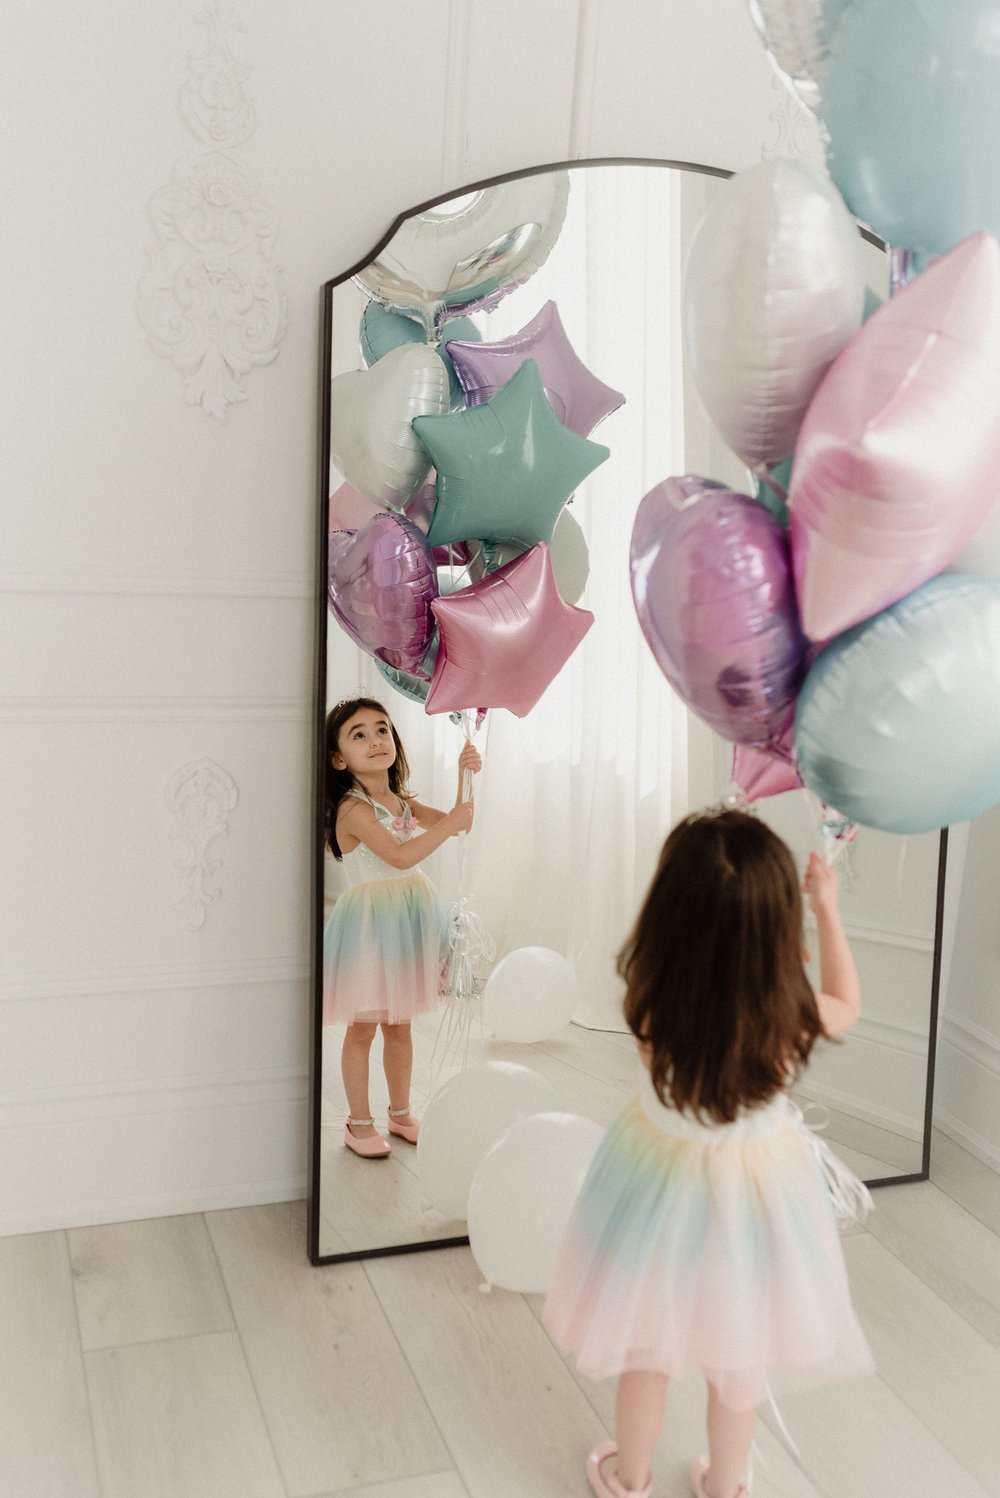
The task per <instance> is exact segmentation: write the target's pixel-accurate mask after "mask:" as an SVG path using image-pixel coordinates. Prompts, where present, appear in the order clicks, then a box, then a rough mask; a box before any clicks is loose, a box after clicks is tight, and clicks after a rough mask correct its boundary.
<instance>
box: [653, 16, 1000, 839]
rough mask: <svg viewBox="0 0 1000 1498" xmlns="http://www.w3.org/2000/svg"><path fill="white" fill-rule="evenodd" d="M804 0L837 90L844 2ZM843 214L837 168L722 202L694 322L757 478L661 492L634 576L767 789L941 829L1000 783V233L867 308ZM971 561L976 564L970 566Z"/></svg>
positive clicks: (801, 38) (757, 184)
mask: <svg viewBox="0 0 1000 1498" xmlns="http://www.w3.org/2000/svg"><path fill="white" fill-rule="evenodd" d="M863 8H864V7H862V6H861V5H860V4H856V5H852V6H850V7H849V8H848V9H847V10H844V24H845V25H846V23H847V16H848V13H849V12H850V13H853V12H855V11H860V10H862V9H863ZM906 8H907V7H906V6H903V5H900V6H891V5H884V6H883V9H885V10H886V11H888V10H900V11H901V10H905V9H906ZM923 8H924V9H925V10H926V11H930V10H932V9H933V7H931V6H926V5H925V6H924V7H923ZM793 9H795V7H793V6H791V5H785V6H783V7H774V8H773V10H774V12H776V11H778V10H780V11H781V13H782V15H783V17H784V19H785V20H786V21H788V20H789V17H790V14H791V11H792V10H793ZM801 9H803V10H810V13H812V11H815V13H816V14H815V17H814V19H816V27H814V29H813V30H812V31H810V32H808V45H806V41H807V37H806V32H804V31H803V30H802V28H801V27H800V28H799V30H798V31H797V32H795V31H794V28H786V30H785V31H784V32H783V33H782V35H783V36H784V39H785V43H786V44H787V46H788V47H791V39H792V37H793V34H794V35H795V36H797V37H798V45H799V52H798V53H796V58H797V60H796V62H795V69H794V71H793V73H792V74H791V75H790V76H792V77H793V79H795V80H797V83H796V86H797V87H798V85H799V83H801V80H802V78H804V77H805V76H806V71H807V63H808V66H809V67H811V68H812V70H813V75H812V76H813V77H814V78H816V79H818V80H819V89H820V92H821V93H822V91H823V89H824V88H825V87H826V83H825V80H826V79H827V78H828V77H829V76H830V70H831V69H832V68H833V61H832V58H833V55H834V52H833V50H831V49H835V44H836V35H837V33H836V32H834V33H833V38H834V39H833V40H830V37H829V36H828V29H829V26H830V25H832V22H833V18H834V17H835V16H836V15H837V14H838V10H837V7H836V6H835V5H834V6H832V7H831V6H830V5H828V4H824V5H823V6H822V7H819V6H816V7H802V8H801ZM821 9H822V13H823V18H824V19H823V26H824V27H826V28H827V30H821V29H820V28H819V20H818V19H817V18H818V16H819V12H820V10H821ZM842 9H843V7H842ZM767 10H768V7H766V6H765V5H764V4H763V3H761V5H760V7H759V12H760V13H761V14H763V13H764V12H765V11H767ZM775 50H777V47H776V48H775ZM821 64H822V65H821ZM845 224H846V225H847V226H849V231H850V236H853V239H854V241H855V242H856V241H857V238H858V235H857V230H856V227H855V226H854V224H853V223H852V221H851V219H850V215H849V214H848V213H847V210H846V208H845V207H844V205H843V204H842V203H840V204H839V206H838V202H837V199H836V193H835V192H834V191H833V189H831V188H830V186H829V184H823V183H821V182H820V181H819V179H813V174H812V173H810V172H809V170H808V169H807V168H805V167H803V166H801V165H799V164H797V163H782V162H767V163H763V164H762V165H760V166H757V167H754V168H751V169H750V170H749V171H748V172H745V173H742V174H741V175H740V176H739V177H737V178H734V179H732V181H731V182H730V183H729V184H728V185H727V188H726V189H725V191H724V192H723V193H721V194H720V196H719V200H718V203H717V205H715V206H713V208H712V209H711V210H710V211H709V213H708V214H707V215H706V218H705V220H704V222H703V224H702V225H701V226H700V228H699V231H698V235H697V238H696V242H695V246H694V248H693V249H692V255H691V266H692V269H691V271H690V273H689V276H688V281H687V287H686V324H685V336H686V342H687V346H688V351H689V355H690V358H691V364H692V369H693V371H694V377H695V382H696V384H697V386H698V389H699V392H700V394H701V396H702V399H703V401H704V404H705V406H706V408H707V409H708V411H709V414H710V415H711V416H712V418H713V420H714V421H715V423H716V425H717V426H718V428H719V430H720V432H721V434H722V435H723V436H724V437H725V439H726V441H727V442H728V443H729V445H730V446H731V447H732V448H733V449H734V451H735V452H736V453H737V454H738V455H739V456H740V457H742V458H743V459H744V461H745V462H746V464H747V466H748V467H749V468H750V469H751V470H752V471H753V473H754V475H755V478H756V482H757V485H758V495H757V496H750V495H740V494H735V493H733V492H731V491H729V490H728V489H726V488H724V487H723V486H722V485H720V484H717V483H714V482H712V481H711V480H707V479H699V478H697V477H694V476H691V475H687V476H684V477H681V478H673V479H668V480H667V481H666V482H665V483H663V484H661V485H659V486H657V488H655V489H653V490H652V491H651V492H650V493H649V494H647V495H646V497H645V499H644V500H643V501H642V504H641V505H640V507H639V511H638V514H637V516H636V522H635V527H634V531H633V538H632V552H631V569H632V590H633V596H634V599H635V604H636V610H637V612H638V616H639V620H640V624H641V626H642V629H643V631H644V633H645V635H646V638H647V640H648V641H649V643H650V646H651V648H652V650H653V653H654V655H655V656H656V659H657V661H658V662H659V664H660V666H661V668H662V670H663V672H664V674H665V675H666V677H667V679H668V680H669V681H670V682H671V684H672V685H673V686H674V688H675V690H676V691H677V692H678V693H679V694H680V696H681V697H682V698H683V699H684V701H685V702H686V703H687V704H688V706H689V707H691V708H692V709H693V710H694V711H695V712H696V713H698V714H699V715H700V716H701V717H702V718H704V719H705V721H706V722H708V723H709V724H710V725H711V726H712V727H713V728H714V729H715V730H716V731H717V732H718V733H720V734H721V735H722V736H723V737H725V738H727V739H729V740H731V741H732V742H733V743H734V744H735V746H736V749H735V754H734V780H735V781H736V783H737V784H738V785H739V786H740V787H741V788H742V790H743V791H744V794H745V795H746V797H747V799H749V800H754V799H757V798H759V797H761V796H766V795H772V794H775V793H776V792H778V791H781V790H786V789H791V788H792V787H793V786H795V785H797V784H800V783H802V782H804V783H805V785H806V786H807V787H808V788H809V789H810V790H811V791H813V792H814V793H815V795H816V796H817V797H818V798H819V799H820V801H821V802H823V803H825V804H826V805H827V806H828V807H831V808H833V807H835V808H837V809H838V813H837V814H835V815H839V818H840V819H841V820H842V821H843V820H845V819H850V820H852V821H855V822H859V823H863V824H865V825H868V826H872V827H878V828H882V829H883V830H886V831H891V832H922V831H928V830H931V829H934V828H938V827H942V826H946V825H948V824H949V823H951V822H954V821H957V820H962V819H964V818H967V817H971V816H974V815H976V814H977V813H978V812H979V811H982V810H984V809H985V808H987V807H988V806H991V805H992V804H993V803H994V802H996V801H998V800H1000V564H998V560H997V553H996V546H997V541H998V540H1000V526H998V524H997V518H996V517H997V510H996V509H995V506H996V502H997V498H998V495H1000V244H998V242H997V240H996V238H995V237H994V236H993V234H992V233H989V232H986V231H983V230H979V231H978V232H975V233H973V234H971V235H970V236H969V237H968V238H966V239H964V240H962V241H961V242H960V243H958V244H957V245H955V246H954V248H951V249H949V250H948V251H947V252H946V253H944V254H943V255H941V256H939V257H938V258H936V259H935V260H933V262H932V263H930V264H929V265H928V266H927V268H926V269H924V270H923V271H922V272H921V273H919V274H917V275H915V276H914V277H913V278H912V279H911V280H909V282H908V283H907V284H905V285H901V284H899V283H897V294H895V295H894V296H892V297H891V298H890V300H889V301H888V302H887V303H886V304H885V305H884V306H880V307H877V308H875V309H874V310H871V315H869V316H867V318H866V320H864V321H863V322H862V320H861V319H862V315H863V313H864V311H865V309H864V307H863V297H862V296H859V288H858V283H857V280H856V266H855V262H854V254H853V252H852V250H851V248H850V246H849V244H848V239H847V237H845ZM737 232H738V233H740V234H742V236H743V238H742V239H741V240H740V241H738V242H737V245H736V250H734V235H735V234H736V233H737ZM737 251H738V252H737ZM727 352H728V358H727ZM789 459H790V460H791V467H790V476H789V472H788V468H787V467H786V470H785V475H784V477H785V480H786V483H787V491H786V489H785V486H784V485H783V484H782V483H781V482H780V480H779V479H778V478H777V476H776V471H775V470H776V465H778V464H780V463H781V462H782V461H784V462H785V463H786V465H787V463H788V460H789ZM765 498H766V501H767V502H766V503H765ZM783 501H784V502H786V503H783ZM783 510H784V511H785V513H784V514H783V513H782V511H783ZM784 521H787V529H786V528H785V524H784V523H783V522H784ZM972 558H976V561H977V573H978V574H979V575H973V574H970V573H968V572H962V571H960V570H955V569H960V568H961V567H963V566H966V567H967V566H968V565H969V561H970V559H972ZM949 569H951V570H949Z"/></svg>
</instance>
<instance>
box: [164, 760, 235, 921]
mask: <svg viewBox="0 0 1000 1498" xmlns="http://www.w3.org/2000/svg"><path fill="white" fill-rule="evenodd" d="M164 800H165V801H166V805H167V810H168V811H169V812H172V813H173V817H174V827H173V834H172V835H173V836H174V837H179V838H181V839H182V841H183V842H185V843H186V844H187V853H186V855H185V856H184V857H183V858H181V859H178V860H177V862H176V863H175V865H174V866H175V868H177V869H179V870H180V871H181V873H182V874H183V875H184V882H185V884H186V886H187V888H186V890H185V892H184V894H183V895H182V896H181V898H180V899H179V900H175V901H174V905H175V906H176V908H177V909H178V910H180V911H181V912H182V914H183V924H184V926H185V927H186V928H187V930H188V931H200V930H201V928H202V926H203V925H204V924H205V917H206V915H207V913H208V907H209V905H214V904H215V902H216V901H217V900H218V899H220V897H221V895H222V891H221V890H220V889H218V888H216V887H215V886H214V885H213V884H212V882H211V879H212V875H213V874H215V873H217V872H218V870H219V869H220V868H221V867H222V860H221V859H218V858H213V857H212V855H211V853H210V852H209V849H210V848H211V845H212V843H214V842H215V840H216V838H218V837H228V836H229V813H230V812H231V811H232V810H233V808H234V807H235V805H236V803H237V801H238V800H239V791H238V790H237V789H236V782H235V781H234V780H233V779H232V777H231V776H230V775H228V774H227V773H226V771H225V770H224V769H223V768H222V766H221V765H217V764H216V763H215V761H214V760H211V759H202V760H199V761H198V762H197V763H195V764H190V765H182V766H181V768H180V769H179V770H178V771H177V772H176V774H174V775H173V776H172V777H171V779H170V782H169V784H168V785H167V789H166V792H165V793H164Z"/></svg>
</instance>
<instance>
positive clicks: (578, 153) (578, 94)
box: [569, 0, 600, 160]
mask: <svg viewBox="0 0 1000 1498" xmlns="http://www.w3.org/2000/svg"><path fill="white" fill-rule="evenodd" d="M599 4H600V0H579V4H578V6H577V21H576V62H575V65H574V69H573V109H572V113H571V115H570V121H569V159H570V160H576V159H577V158H580V157H585V156H590V155H592V154H593V150H592V146H591V138H590V137H591V131H590V122H591V120H592V118H593V115H594V100H595V97H596V93H597V76H598V73H597V64H598V55H599V47H598V40H599V29H600V28H599V21H600V17H599V15H598V8H599Z"/></svg>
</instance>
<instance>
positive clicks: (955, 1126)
mask: <svg viewBox="0 0 1000 1498" xmlns="http://www.w3.org/2000/svg"><path fill="white" fill-rule="evenodd" d="M934 1127H935V1128H936V1129H940V1130H941V1133H942V1134H945V1135H947V1137H948V1138H949V1139H952V1140H954V1142H955V1143H956V1144H960V1145H961V1146H962V1148H963V1149H964V1150H968V1152H969V1154H970V1155H975V1157H976V1159H977V1160H981V1161H982V1162H983V1164H984V1165H988V1166H989V1167H990V1169H991V1170H995V1171H996V1172H997V1174H998V1175H1000V1145H996V1144H994V1143H992V1142H991V1141H990V1140H989V1139H984V1137H983V1135H982V1134H977V1133H976V1131H975V1129H970V1128H969V1127H968V1125H967V1124H964V1123H962V1121H961V1120H960V1119H958V1118H956V1117H955V1116H954V1114H952V1113H949V1112H948V1111H947V1109H945V1108H935V1110H934Z"/></svg>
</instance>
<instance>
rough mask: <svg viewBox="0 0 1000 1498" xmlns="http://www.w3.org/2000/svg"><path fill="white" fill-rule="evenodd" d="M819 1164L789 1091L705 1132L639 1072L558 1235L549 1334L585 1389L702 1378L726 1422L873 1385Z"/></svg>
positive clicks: (816, 1147) (844, 1176)
mask: <svg viewBox="0 0 1000 1498" xmlns="http://www.w3.org/2000/svg"><path fill="white" fill-rule="evenodd" d="M825 1150H826V1147H825V1146H821V1145H820V1144H819V1142H818V1141H816V1140H815V1137H814V1136H812V1135H811V1134H810V1132H809V1131H808V1130H807V1128H806V1126H805V1124H804V1122H803V1120H802V1115H801V1113H799V1111H798V1109H797V1108H796V1107H795V1105H794V1104H793V1103H792V1102H791V1100H790V1099H789V1098H788V1097H787V1095H786V1094H785V1093H784V1092H780V1093H777V1094H776V1095H775V1096H774V1097H773V1098H771V1099H770V1100H769V1101H768V1102H767V1103H765V1104H763V1105H761V1106H759V1107H756V1108H753V1109H749V1110H746V1111H745V1112H744V1113H743V1114H742V1115H741V1116H740V1117H738V1118H737V1119H736V1120H735V1121H734V1122H733V1123H728V1124H715V1125H711V1124H703V1123H700V1122H698V1121H697V1120H696V1119H695V1118H694V1117H693V1116H691V1115H689V1114H688V1113H687V1112H679V1111H678V1110H676V1109H674V1108H671V1107H665V1106H664V1105H663V1103H661V1102H660V1100H659V1098H658V1097H657V1095H656V1091H655V1089H654V1087H653V1084H652V1081H651V1079H650V1076H649V1072H648V1071H647V1069H646V1067H644V1066H641V1064H640V1083H639V1094H638V1096H637V1097H636V1098H634V1099H633V1101H632V1102H631V1103H630V1104H629V1105H628V1106H627V1107H626V1108H625V1109H624V1110H623V1112H622V1113H621V1114H620V1115H619V1117H618V1118H617V1119H616V1120H615V1122H614V1123H613V1124H612V1125H611V1127H610V1129H609V1130H608V1132H607V1134H606V1135H605V1136H604V1139H603V1141H602V1143H601V1144H600V1146H599V1147H598V1150H597V1154H596V1155H595V1157H594V1160H593V1162H592V1164H591V1167H590V1170H589V1172H588V1174H587V1177H586V1179H585V1181H584V1184H583V1187H582V1188H581V1191H580V1194H579V1196H578V1198H577V1201H576V1204H575V1206H574V1209H573V1213H572V1215H571V1218H570V1221H569V1223H568V1225H567V1228H566V1231H565V1234H564V1236H563V1239H562V1243H561V1245H560V1248H559V1251H558V1254H557V1257H556V1261H555V1264H554V1267H553V1271H552V1277H551V1280H550V1283H549V1290H548V1295H547V1298H546V1301H545V1306H544V1310H543V1321H544V1324H545V1326H546V1327H547V1329H548V1330H549V1332H550V1333H551V1334H552V1336H553V1337H554V1338H555V1340H556V1341H557V1342H559V1343H561V1344H562V1345H563V1346H564V1347H567V1348H569V1349H571V1350H572V1351H573V1352H575V1354H576V1358H577V1362H578V1365H579V1367H580V1370H581V1371H582V1372H584V1373H587V1374H589V1375H591V1376H592V1377H595V1378H606V1377H609V1376H611V1375H614V1374H618V1373H621V1372H623V1371H628V1370H640V1369H645V1370H655V1371H657V1372H661V1373H666V1374H670V1375H673V1376H678V1377H679V1376H680V1375H681V1374H683V1373H684V1372H685V1371H687V1370H689V1369H695V1370H698V1369H700V1370H701V1371H702V1372H704V1374H705V1375H706V1377H707V1378H708V1379H709V1380H710V1381H711V1382H712V1383H713V1384H714V1385H715V1386H716V1388H717V1389H718V1391H719V1396H720V1398H721V1399H722V1402H723V1403H724V1404H726V1405H728V1406H729V1407H730V1408H733V1409H749V1408H751V1407H752V1406H755V1405H757V1404H759V1403H760V1402H761V1400H762V1399H763V1398H765V1397H766V1396H767V1395H768V1394H769V1393H779V1392H782V1391H787V1390H790V1389H795V1388H802V1387H807V1386H809V1385H813V1384H818V1383H824V1382H829V1381H831V1380H833V1379H838V1378H850V1377H855V1376H857V1375H860V1374H866V1373H870V1372H872V1371H873V1367H874V1364H873V1361H872V1356H871V1352H870V1351H869V1348H868V1344H867V1342H866V1340H865V1337H864V1333H863V1332H862V1330H861V1327H860V1326H859V1324H858V1321H857V1317H856V1316H855V1313H854V1309H853V1307H852V1305H851V1297H850V1291H849V1289H848V1284H847V1272H846V1268H845V1265H844V1256H843V1251H842V1249H841V1246H840V1237H839V1230H838V1226H837V1218H836V1214H835V1211H834V1206H833V1199H832V1196H831V1191H830V1187H829V1186H828V1184H827V1178H826V1174H825V1167H824V1164H823V1163H821V1162H822V1159H823V1155H824V1152H825ZM838 1163H839V1162H838ZM827 1168H830V1169H832V1168H833V1167H832V1166H830V1167H827ZM838 1174H839V1175H840V1177H841V1181H842V1182H844V1181H847V1182H849V1183H850V1185H851V1186H853V1187H855V1188H857V1190H858V1192H859V1193H860V1195H861V1196H862V1198H865V1197H866V1196H867V1193H866V1192H865V1191H864V1188H863V1187H861V1186H860V1183H859V1182H858V1181H857V1180H856V1179H855V1178H854V1177H853V1176H850V1173H849V1172H847V1171H846V1169H844V1168H841V1169H840V1170H839V1171H838Z"/></svg>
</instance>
